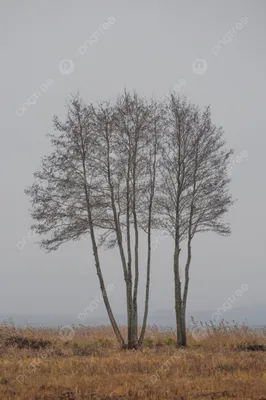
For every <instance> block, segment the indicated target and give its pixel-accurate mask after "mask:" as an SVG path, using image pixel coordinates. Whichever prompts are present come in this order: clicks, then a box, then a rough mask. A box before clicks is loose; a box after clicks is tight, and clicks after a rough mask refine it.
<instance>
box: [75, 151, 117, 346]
mask: <svg viewBox="0 0 266 400" xmlns="http://www.w3.org/2000/svg"><path fill="white" fill-rule="evenodd" d="M82 147H83V146H82ZM82 151H83V159H82V165H83V175H84V190H85V196H86V204H87V212H88V220H89V227H90V236H91V242H92V248H93V255H94V260H95V266H96V271H97V275H98V278H99V282H100V288H101V292H102V295H103V301H104V304H105V307H106V311H107V314H108V317H109V319H110V322H111V325H112V327H113V330H114V333H115V336H116V338H117V340H118V342H119V343H120V345H121V347H122V348H124V347H125V342H124V339H123V337H122V335H121V332H120V330H119V327H118V325H117V323H116V320H115V317H114V314H113V312H112V308H111V305H110V302H109V299H108V296H107V292H106V289H105V284H104V279H103V275H102V271H101V267H100V260H99V254H98V248H97V243H96V238H95V233H94V228H93V220H92V214H91V206H90V199H89V192H88V187H87V174H86V165H85V157H84V155H85V152H84V148H82Z"/></svg>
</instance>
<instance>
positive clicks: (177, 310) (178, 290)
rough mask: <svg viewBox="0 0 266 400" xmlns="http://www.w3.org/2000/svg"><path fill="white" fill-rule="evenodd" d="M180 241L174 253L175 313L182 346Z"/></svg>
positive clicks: (178, 335) (179, 344)
mask: <svg viewBox="0 0 266 400" xmlns="http://www.w3.org/2000/svg"><path fill="white" fill-rule="evenodd" d="M179 253H180V249H179V242H177V243H176V245H175V254H174V276H175V315H176V340H177V343H176V344H177V346H178V347H179V346H182V317H181V311H182V302H181V281H180V273H179Z"/></svg>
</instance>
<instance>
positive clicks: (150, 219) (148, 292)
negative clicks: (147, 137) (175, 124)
mask: <svg viewBox="0 0 266 400" xmlns="http://www.w3.org/2000/svg"><path fill="white" fill-rule="evenodd" d="M156 155H157V141H156V140H155V145H154V154H153V165H152V171H151V180H150V184H151V193H150V204H149V217H148V254H147V278H146V292H145V305H144V315H143V323H142V328H141V333H140V338H139V346H142V344H143V340H144V336H145V332H146V327H147V319H148V311H149V297H150V273H151V222H152V205H153V198H154V191H155V178H156V161H157V157H156Z"/></svg>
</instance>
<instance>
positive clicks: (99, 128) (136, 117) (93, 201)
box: [26, 92, 158, 349]
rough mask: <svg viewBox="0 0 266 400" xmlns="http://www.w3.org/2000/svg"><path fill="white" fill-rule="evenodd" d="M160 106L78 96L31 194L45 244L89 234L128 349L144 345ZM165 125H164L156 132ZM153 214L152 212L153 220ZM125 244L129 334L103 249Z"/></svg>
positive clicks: (59, 127) (53, 246)
mask: <svg viewBox="0 0 266 400" xmlns="http://www.w3.org/2000/svg"><path fill="white" fill-rule="evenodd" d="M156 124H157V125H158V116H156V105H155V104H154V103H150V104H149V103H148V102H146V101H144V100H142V99H140V98H139V97H138V96H137V95H136V93H135V94H133V95H131V94H128V93H126V92H125V93H124V95H123V96H120V97H119V98H118V100H117V102H116V104H115V105H114V106H112V105H110V103H102V104H99V105H98V106H93V105H85V104H84V103H83V102H82V101H81V99H80V98H79V96H77V97H75V98H73V100H72V101H71V102H70V104H69V105H68V111H67V116H66V121H65V122H64V123H63V122H60V121H59V119H58V118H57V117H55V118H54V127H55V129H56V130H57V131H58V132H59V135H51V143H52V146H53V152H52V153H51V155H49V156H46V157H44V159H43V162H42V168H41V171H39V172H37V173H35V182H34V184H33V185H32V186H31V187H30V188H28V189H27V190H26V193H27V194H28V195H29V196H30V197H31V203H32V213H31V215H32V217H33V219H34V220H35V223H34V225H33V226H32V228H33V229H35V230H36V232H37V233H38V234H40V235H41V236H43V238H42V240H41V242H40V244H41V246H42V247H43V248H44V249H45V250H47V251H52V250H57V248H58V247H59V246H60V245H62V244H63V243H65V242H67V241H70V240H79V239H80V238H81V237H82V236H83V235H87V234H89V235H90V237H91V243H92V248H93V255H94V259H95V266H96V272H97V275H98V278H99V283H100V288H101V291H102V293H103V299H104V303H105V306H106V309H107V313H108V316H109V319H110V322H111V324H112V327H113V329H114V332H115V335H116V337H117V339H118V341H119V343H120V344H121V346H122V347H127V348H129V349H131V348H135V349H136V348H138V347H139V346H140V345H141V344H142V342H143V338H144V334H145V329H146V321H147V312H148V301H149V295H148V294H147V293H148V292H149V279H148V276H149V275H150V272H149V274H147V280H148V283H147V285H146V300H145V317H144V324H143V327H142V331H141V337H140V338H138V302H137V299H138V286H139V235H140V233H139V231H140V230H141V231H143V232H147V238H148V240H147V242H148V244H147V251H148V253H149V255H148V262H147V268H148V269H149V271H150V262H151V255H150V242H151V240H150V236H151V223H152V210H153V197H154V187H155V169H156V153H157V151H158V144H157V143H158V131H156ZM157 130H158V129H157ZM147 216H148V217H147ZM100 245H105V246H106V247H107V248H112V247H114V246H116V245H117V246H118V249H119V254H120V258H121V264H122V271H123V276H124V280H125V286H126V301H127V316H128V338H127V344H126V342H125V340H124V338H123V337H122V334H121V332H120V330H119V327H118V325H117V323H116V320H115V318H114V314H113V312H112V309H111V305H110V303H109V299H108V296H107V293H106V290H105V283H104V278H103V275H102V270H101V265H100V256H99V250H98V247H99V246H100Z"/></svg>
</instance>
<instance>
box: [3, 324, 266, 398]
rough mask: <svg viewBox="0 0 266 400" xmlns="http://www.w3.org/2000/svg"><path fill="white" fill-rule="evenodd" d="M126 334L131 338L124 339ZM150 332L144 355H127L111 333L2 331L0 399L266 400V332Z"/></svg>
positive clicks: (99, 329)
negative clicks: (183, 340)
mask: <svg viewBox="0 0 266 400" xmlns="http://www.w3.org/2000/svg"><path fill="white" fill-rule="evenodd" d="M124 333H125V332H124ZM174 339H175V336H174V332H173V331H170V330H169V331H162V330H160V328H157V327H149V329H148V331H147V335H146V339H145V345H144V347H143V348H142V349H141V350H140V351H125V350H119V348H118V346H117V344H116V342H115V338H114V336H113V334H112V331H111V328H110V327H95V328H88V327H79V328H73V329H72V328H71V329H70V328H66V329H63V330H62V329H61V330H60V329H58V330H51V329H44V328H43V329H33V328H31V327H28V328H26V329H16V328H15V327H13V326H11V325H3V326H1V327H0V399H1V400H2V399H4V400H9V399H10V400H11V399H12V400H55V399H58V400H67V399H68V400H89V399H94V400H108V399H113V400H126V399H127V400H129V399H147V400H155V399H160V400H164V399H173V400H174V399H175V400H187V399H188V400H190V399H191V400H192V399H197V400H201V399H202V400H211V399H220V400H222V399H241V400H243V399H250V400H251V399H254V400H255V399H256V400H258V399H260V400H263V399H264V400H266V351H265V350H266V331H261V332H260V333H258V332H254V331H252V330H250V329H248V328H247V327H245V326H235V327H233V328H231V329H229V327H228V326H225V325H224V324H222V325H221V326H220V327H219V328H218V329H217V328H215V327H213V326H212V327H209V328H208V333H206V332H205V331H204V332H203V330H201V329H200V330H199V331H198V330H195V331H194V333H193V335H191V333H190V332H188V347H187V348H186V349H177V348H176V347H175V340H174Z"/></svg>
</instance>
